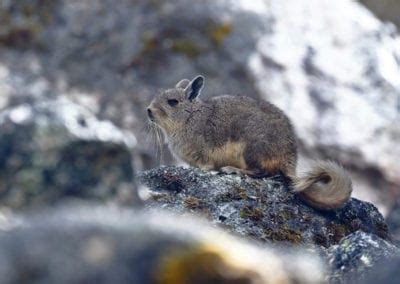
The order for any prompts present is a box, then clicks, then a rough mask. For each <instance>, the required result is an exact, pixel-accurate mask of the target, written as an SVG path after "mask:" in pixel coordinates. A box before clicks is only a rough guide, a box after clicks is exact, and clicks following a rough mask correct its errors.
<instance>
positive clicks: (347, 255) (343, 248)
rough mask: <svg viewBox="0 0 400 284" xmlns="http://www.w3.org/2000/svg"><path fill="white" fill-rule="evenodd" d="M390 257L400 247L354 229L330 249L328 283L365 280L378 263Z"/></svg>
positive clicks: (377, 268) (394, 254) (397, 251)
mask: <svg viewBox="0 0 400 284" xmlns="http://www.w3.org/2000/svg"><path fill="white" fill-rule="evenodd" d="M393 256H400V249H399V248H397V247H396V246H394V245H393V244H390V243H389V242H387V241H385V240H383V239H381V238H379V237H377V236H375V235H371V234H367V233H364V232H361V231H358V232H355V233H353V234H351V235H349V236H347V237H346V238H344V239H343V240H341V241H340V243H339V244H338V245H335V246H333V247H331V248H330V249H329V252H328V258H329V264H330V268H331V275H330V278H331V279H330V280H331V283H355V282H357V283H365V281H367V279H369V278H370V277H371V272H372V271H373V270H374V269H375V270H376V271H379V270H381V269H382V267H380V265H381V264H382V263H384V262H385V261H387V260H388V259H390V258H391V257H393ZM396 280H397V281H398V279H396ZM372 283H388V282H372Z"/></svg>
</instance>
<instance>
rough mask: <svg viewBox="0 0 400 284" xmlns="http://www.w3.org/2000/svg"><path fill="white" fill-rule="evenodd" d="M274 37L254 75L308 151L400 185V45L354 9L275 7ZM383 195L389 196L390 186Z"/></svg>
mask: <svg viewBox="0 0 400 284" xmlns="http://www.w3.org/2000/svg"><path fill="white" fill-rule="evenodd" d="M267 2H268V3H269V4H270V5H269V10H268V14H269V16H270V18H271V20H272V21H273V25H272V26H271V30H272V32H271V33H267V34H265V35H264V36H263V37H261V38H260V40H259V42H258V45H257V52H256V54H255V56H254V57H253V58H252V60H251V65H250V69H251V71H252V74H253V77H254V78H256V80H255V82H256V85H257V86H258V90H259V91H260V93H261V96H262V97H264V98H268V99H269V100H271V101H272V102H273V103H275V104H277V105H278V106H279V107H281V108H282V109H284V110H285V112H286V113H287V114H288V115H289V117H290V118H292V120H293V122H294V124H295V127H296V130H297V132H298V134H299V137H300V141H301V143H302V144H303V146H304V148H306V149H308V150H311V151H312V152H313V153H315V152H317V153H318V152H320V154H321V156H322V157H324V158H326V157H329V158H333V159H336V160H339V161H340V162H341V163H343V164H345V165H348V167H352V168H355V169H358V170H359V171H362V172H364V175H363V179H365V180H368V181H369V182H370V184H371V185H372V187H373V188H376V186H375V185H376V184H379V181H380V180H382V178H383V179H386V180H387V181H389V182H391V183H395V184H397V185H399V184H400V180H399V177H400V164H399V160H398V159H397V158H396V157H398V156H399V155H400V147H399V146H398V145H399V142H400V126H399V124H398V123H397V122H398V121H399V119H400V109H399V102H400V84H399V82H400V80H399V79H400V64H399V60H398V59H399V58H400V38H399V36H398V35H397V34H396V31H395V29H394V28H393V26H392V25H385V24H382V23H381V22H380V21H379V20H377V19H376V18H374V17H373V16H372V15H371V13H370V12H368V11H367V10H366V9H365V8H363V7H362V6H361V5H360V4H359V3H357V2H354V1H347V0H340V1H329V0H324V1H319V0H313V1H311V2H310V1H308V3H307V5H305V4H304V3H303V2H301V1H296V0H291V1H267ZM380 189H381V190H385V189H386V190H388V189H389V185H388V184H382V188H380Z"/></svg>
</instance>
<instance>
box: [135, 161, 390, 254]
mask: <svg viewBox="0 0 400 284" xmlns="http://www.w3.org/2000/svg"><path fill="white" fill-rule="evenodd" d="M139 180H140V181H141V182H142V183H143V184H144V185H145V186H148V187H149V188H150V190H151V191H152V195H151V198H150V200H149V201H148V203H147V207H148V208H159V207H162V208H164V209H168V210H170V211H173V212H174V213H179V214H186V213H188V212H192V213H193V214H200V215H204V216H205V217H207V218H208V219H209V220H210V221H211V222H213V223H215V224H218V225H220V226H223V227H224V228H226V229H227V230H228V231H231V232H234V233H236V234H240V235H244V236H247V237H251V238H254V239H257V240H261V241H267V242H286V243H291V244H304V245H318V246H322V247H329V246H331V245H334V244H337V243H339V242H340V240H341V239H342V238H344V237H345V236H347V235H349V234H350V233H352V232H355V231H357V230H362V231H364V232H367V233H372V234H376V235H378V236H380V237H382V238H383V239H387V240H388V239H390V236H389V233H388V229H387V225H386V223H385V221H384V219H383V217H382V215H381V214H380V213H379V212H378V210H377V209H376V208H375V207H374V206H373V205H372V204H370V203H368V202H362V201H360V200H357V199H354V198H353V199H351V201H350V202H348V204H346V205H345V207H344V208H342V209H339V210H336V211H330V212H320V211H317V210H314V209H313V208H311V207H309V206H307V205H305V204H304V203H303V202H302V201H301V200H300V199H299V198H298V197H297V196H296V195H295V194H294V193H292V192H291V191H290V188H289V187H288V185H287V183H286V182H285V181H282V180H281V179H280V178H278V177H275V178H269V179H252V178H249V177H244V178H241V177H238V176H235V175H223V174H216V173H210V172H203V171H201V170H199V169H195V168H188V169H185V168H182V167H160V168H157V169H153V170H150V171H146V172H142V173H140V174H139Z"/></svg>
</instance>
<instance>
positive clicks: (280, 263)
mask: <svg viewBox="0 0 400 284" xmlns="http://www.w3.org/2000/svg"><path fill="white" fill-rule="evenodd" d="M0 264H1V265H0V282H1V283H2V284H14V283H43V284H50V283H60V284H63V283H119V284H125V283H135V284H136V283H138V284H139V283H140V284H161V283H162V284H169V283H171V284H172V283H173V284H184V283H193V284H196V283H197V284H203V283H227V284H229V283H232V284H235V283H249V284H264V283H282V284H289V283H304V284H309V283H325V282H324V278H323V266H322V265H321V262H320V261H319V260H318V258H317V257H315V256H312V255H310V254H309V253H306V252H304V251H298V252H293V251H292V252H290V253H289V252H286V253H284V252H282V251H279V252H278V251H276V250H273V249H271V247H266V246H262V245H260V244H257V243H255V244H250V243H246V242H244V241H243V240H239V239H236V238H233V237H231V236H229V235H227V234H226V233H225V232H223V231H222V230H216V229H215V228H210V227H209V225H206V224H205V223H204V222H201V221H199V220H197V219H187V218H182V217H180V216H173V215H169V214H168V213H167V212H164V211H161V212H152V213H150V212H138V211H131V210H121V209H118V208H104V207H92V206H91V207H85V206H84V207H68V206H67V207H64V208H61V209H59V208H58V209H57V210H45V211H44V212H41V213H40V214H35V215H34V216H33V217H32V216H30V217H26V216H24V218H23V221H22V222H21V224H20V225H19V226H18V227H15V228H13V229H11V230H7V231H5V232H1V233H0Z"/></svg>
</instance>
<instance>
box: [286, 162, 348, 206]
mask: <svg viewBox="0 0 400 284" xmlns="http://www.w3.org/2000/svg"><path fill="white" fill-rule="evenodd" d="M292 180H293V185H294V191H295V192H298V193H299V195H300V196H301V197H302V198H303V199H304V201H305V202H306V203H308V204H309V205H311V206H312V207H314V208H317V209H321V210H332V209H337V208H340V207H342V206H343V205H344V204H345V203H346V202H347V201H348V200H349V199H350V195H351V192H352V185H351V178H350V175H349V174H348V172H347V171H346V170H345V169H344V168H343V167H341V166H340V165H338V164H336V163H335V162H331V161H317V162H315V163H314V165H313V166H312V168H311V170H310V171H309V172H307V173H305V174H304V175H302V176H299V177H292Z"/></svg>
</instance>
